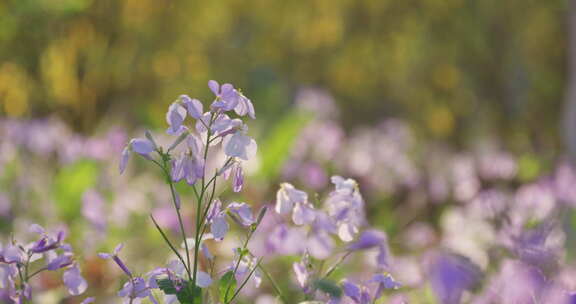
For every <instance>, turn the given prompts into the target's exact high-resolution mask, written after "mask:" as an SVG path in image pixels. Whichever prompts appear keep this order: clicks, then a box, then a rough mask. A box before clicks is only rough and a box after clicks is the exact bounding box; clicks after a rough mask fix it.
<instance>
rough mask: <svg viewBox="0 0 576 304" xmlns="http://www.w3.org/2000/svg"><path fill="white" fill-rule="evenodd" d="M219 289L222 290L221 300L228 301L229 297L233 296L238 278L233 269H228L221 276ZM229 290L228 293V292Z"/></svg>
mask: <svg viewBox="0 0 576 304" xmlns="http://www.w3.org/2000/svg"><path fill="white" fill-rule="evenodd" d="M218 290H219V292H220V302H222V303H228V300H229V297H232V295H234V291H235V290H236V278H235V277H234V272H233V271H228V272H227V273H225V274H224V275H223V276H222V278H220V282H219V283H218ZM227 290H229V291H228V294H226V291H227Z"/></svg>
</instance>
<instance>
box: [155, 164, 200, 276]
mask: <svg viewBox="0 0 576 304" xmlns="http://www.w3.org/2000/svg"><path fill="white" fill-rule="evenodd" d="M162 159H163V162H164V172H165V173H166V180H167V181H168V184H169V185H170V192H171V193H172V202H173V203H174V209H176V214H177V215H178V224H179V225H180V233H181V234H182V241H184V249H185V250H186V261H187V263H188V264H187V265H188V269H190V250H189V249H188V238H187V237H186V231H185V230H184V223H183V221H182V213H181V212H180V208H179V206H178V203H177V198H176V190H175V189H174V182H173V181H172V177H171V176H170V172H169V170H168V169H167V159H166V156H164V157H162ZM194 263H196V262H194ZM188 279H192V278H191V274H190V271H188Z"/></svg>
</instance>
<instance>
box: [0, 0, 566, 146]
mask: <svg viewBox="0 0 576 304" xmlns="http://www.w3.org/2000/svg"><path fill="white" fill-rule="evenodd" d="M0 17H1V18H0V44H1V45H2V48H1V49H0V62H1V66H0V96H1V98H0V113H2V115H4V116H7V117H15V118H27V117H43V116H54V115H55V116H57V117H59V118H61V119H63V120H65V121H66V123H68V124H69V125H70V126H72V127H73V129H75V130H77V131H80V132H82V133H84V134H91V132H94V130H95V129H97V128H98V127H99V126H101V125H102V124H103V123H104V122H106V121H109V120H111V119H117V120H119V121H121V122H123V123H125V124H126V125H127V126H134V125H141V124H144V123H146V124H149V123H153V124H155V125H156V126H160V124H162V123H163V113H164V111H165V109H166V105H168V104H169V103H170V102H171V101H173V100H174V99H175V98H176V97H177V95H178V94H180V93H183V92H186V93H190V94H196V95H197V94H200V95H202V96H203V97H207V96H208V95H207V92H206V90H205V87H206V82H207V79H217V80H220V81H227V82H231V83H234V84H236V85H237V86H239V87H241V88H243V89H244V90H245V92H247V93H249V94H250V97H251V98H252V99H253V101H254V103H255V105H256V108H257V109H258V114H259V115H258V116H259V123H261V124H266V125H271V124H274V123H275V122H276V121H278V119H279V118H280V117H282V115H283V114H284V113H285V112H286V110H287V109H289V108H290V106H291V104H292V102H293V99H294V95H295V92H296V89H298V88H300V87H302V86H317V87H320V88H323V89H325V90H328V91H329V92H330V93H331V94H332V95H333V96H334V97H335V100H336V103H337V106H338V108H339V109H340V110H341V113H343V114H342V115H341V116H340V117H339V120H341V121H342V122H343V123H344V124H345V126H346V127H349V126H355V125H365V124H373V123H376V122H378V121H379V120H381V119H382V118H384V117H388V116H393V117H399V118H404V119H407V120H408V121H409V122H410V124H411V125H412V126H413V127H414V128H416V130H417V132H418V133H419V134H422V135H423V136H426V137H428V138H434V139H436V138H440V139H446V140H449V141H452V142H457V143H463V142H467V141H469V140H470V138H475V137H477V136H482V135H485V134H491V135H497V137H501V138H502V139H503V142H505V143H506V145H507V146H511V147H517V148H518V149H520V148H526V147H531V146H538V147H539V148H541V149H553V148H557V147H558V134H559V132H558V127H559V123H558V120H559V115H560V113H561V109H562V107H561V105H562V102H563V92H564V88H565V81H566V76H565V75H566V66H567V58H566V47H567V38H566V37H567V21H568V14H567V3H566V1H535V0H534V1H516V0H511V1H506V2H505V3H502V1H496V0H488V1H467V0H447V1H388V0H384V1H368V0H367V1H348V0H339V1H325V0H319V1H250V2H249V3H246V2H245V1H234V0H230V1H216V2H210V3H205V2H200V1H177V0H170V1H152V0H126V1H110V0H103V1H91V0H59V1H48V0H33V1H32V0H19V1H14V0H12V1H11V0H7V1H3V3H2V4H0ZM535 122H537V123H535Z"/></svg>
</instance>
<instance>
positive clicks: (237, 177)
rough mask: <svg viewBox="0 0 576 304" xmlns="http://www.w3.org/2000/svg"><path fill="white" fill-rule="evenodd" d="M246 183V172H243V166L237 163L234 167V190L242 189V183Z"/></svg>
mask: <svg viewBox="0 0 576 304" xmlns="http://www.w3.org/2000/svg"><path fill="white" fill-rule="evenodd" d="M243 184H244V173H243V172H242V166H241V165H240V164H239V163H236V165H235V166H234V167H232V190H233V191H234V192H240V191H242V185H243Z"/></svg>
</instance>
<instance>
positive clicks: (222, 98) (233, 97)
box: [208, 80, 238, 112]
mask: <svg viewBox="0 0 576 304" xmlns="http://www.w3.org/2000/svg"><path fill="white" fill-rule="evenodd" d="M208 87H209V88H210V90H211V91H212V92H213V93H214V95H216V100H215V101H214V102H213V103H212V105H211V106H210V107H211V108H212V109H213V110H222V111H224V112H227V111H230V110H232V109H234V108H235V107H236V105H237V104H238V92H237V91H236V90H235V89H234V87H233V86H232V85H231V84H229V83H225V84H223V85H222V86H220V84H218V82H216V81H214V80H210V81H208Z"/></svg>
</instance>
